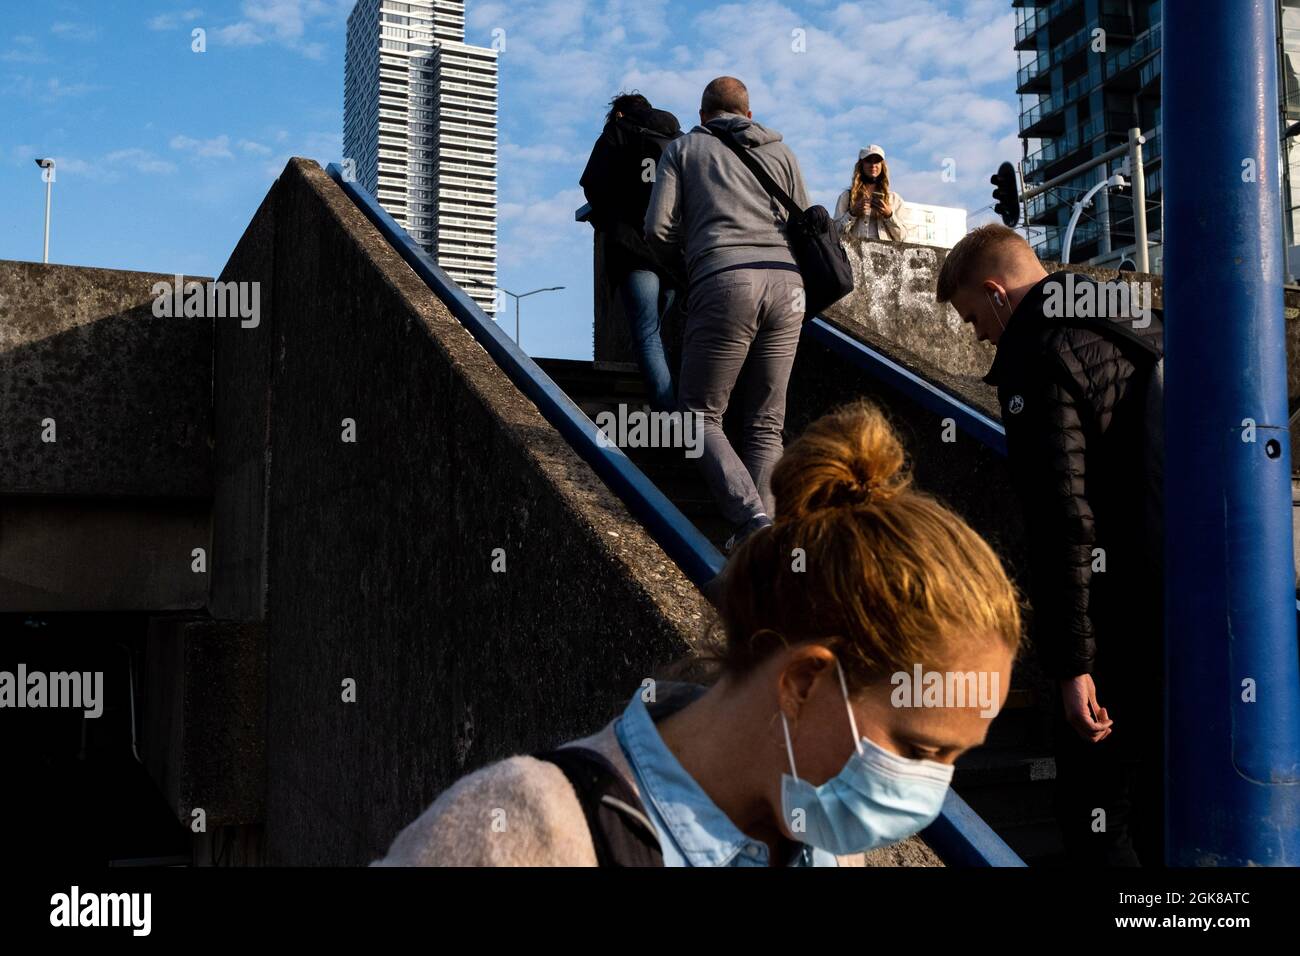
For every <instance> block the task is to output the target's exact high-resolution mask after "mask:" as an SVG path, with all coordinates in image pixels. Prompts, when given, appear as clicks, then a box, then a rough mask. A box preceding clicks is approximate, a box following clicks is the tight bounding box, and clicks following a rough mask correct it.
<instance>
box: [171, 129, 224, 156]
mask: <svg viewBox="0 0 1300 956" xmlns="http://www.w3.org/2000/svg"><path fill="white" fill-rule="evenodd" d="M169 145H170V146H171V148H172V149H176V150H180V151H181V152H185V153H189V154H191V155H192V156H196V157H198V158H200V159H234V157H235V154H234V153H232V152H231V151H230V137H229V136H227V135H226V134H225V133H222V134H221V135H220V136H214V137H212V138H211V139H194V138H193V137H190V136H180V135H178V136H173V137H172V138H171V142H170V144H169Z"/></svg>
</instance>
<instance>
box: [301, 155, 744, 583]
mask: <svg viewBox="0 0 1300 956" xmlns="http://www.w3.org/2000/svg"><path fill="white" fill-rule="evenodd" d="M326 172H327V173H328V174H329V176H330V178H331V179H333V180H334V181H335V182H336V183H338V184H339V186H340V187H341V188H342V189H343V192H344V193H345V194H346V195H347V196H348V198H350V199H351V200H352V201H353V202H354V203H356V205H357V207H358V208H359V209H360V210H361V211H362V212H363V213H365V215H366V218H367V219H369V220H370V221H371V222H372V223H373V224H374V226H375V228H376V229H378V230H379V232H380V234H381V235H382V236H383V237H384V238H385V239H386V240H388V242H389V243H390V244H391V245H392V247H393V249H394V250H396V252H397V253H398V255H400V256H401V257H402V258H403V259H404V260H406V264H407V265H409V266H410V267H411V269H412V270H414V272H415V274H416V275H418V276H419V277H420V278H421V279H423V280H424V281H425V282H426V283H427V284H428V286H429V288H430V289H432V290H433V292H434V294H435V295H437V296H438V298H439V299H441V300H442V302H443V304H445V305H446V306H447V308H448V310H450V312H451V313H452V315H454V316H455V317H456V318H457V319H458V320H460V322H461V324H462V325H464V326H465V328H466V329H468V330H469V332H470V334H471V335H473V336H474V338H475V340H476V341H477V342H478V343H479V344H480V345H481V346H483V348H484V349H485V350H486V351H487V353H488V354H489V355H490V356H492V360H493V361H494V362H496V363H497V365H498V366H500V367H501V370H502V371H503V372H505V373H506V376H507V377H508V378H509V379H510V381H511V382H513V383H514V385H515V387H516V388H518V389H519V391H521V392H522V393H523V394H524V395H526V396H527V397H528V398H529V399H530V400H531V401H532V402H533V404H535V405H536V406H537V409H538V411H540V412H541V413H542V417H544V418H545V419H546V420H547V421H548V422H550V423H551V425H552V426H553V427H554V428H555V429H556V430H557V431H558V432H559V433H560V434H561V435H563V436H564V440H565V441H566V442H568V444H569V445H570V446H571V447H572V448H573V449H574V451H576V452H577V453H578V454H579V455H580V456H581V457H582V459H583V460H584V461H585V462H587V464H589V465H590V466H591V467H592V469H593V470H594V471H595V472H596V474H597V475H599V476H600V478H601V480H602V481H604V482H605V484H606V485H608V486H609V488H610V490H611V491H613V492H614V494H616V495H617V496H618V497H619V498H620V499H621V500H622V501H623V503H624V504H625V505H627V508H628V510H629V511H630V512H631V513H632V516H633V517H634V518H636V519H637V521H638V522H639V523H640V524H641V525H642V526H643V527H644V528H645V529H646V531H648V532H649V533H650V536H651V537H653V538H654V539H655V541H656V542H658V544H659V546H660V547H661V548H663V549H664V553H666V554H667V555H668V557H670V558H671V559H672V560H673V561H674V562H675V563H676V564H677V566H678V567H679V568H681V569H682V572H683V573H684V574H686V576H687V577H689V578H690V579H691V581H693V582H694V583H695V584H696V585H697V586H703V585H705V584H707V583H708V582H709V581H711V580H713V579H714V578H715V577H717V575H718V573H719V572H720V571H721V570H722V566H723V563H724V561H723V557H722V554H721V553H720V552H719V551H718V549H717V548H715V547H714V546H713V542H711V541H710V540H709V539H708V538H706V537H705V536H704V535H703V533H701V532H700V530H699V529H698V528H697V527H695V525H694V524H693V523H692V522H691V521H690V519H688V518H687V517H686V516H685V515H684V514H682V513H681V511H679V510H678V508H677V506H676V505H674V504H673V503H672V502H671V501H669V500H668V498H667V496H665V495H664V493H663V492H662V491H660V490H659V488H658V487H657V486H656V485H655V484H654V483H653V482H652V481H650V479H649V478H647V477H646V475H645V473H644V472H642V471H641V469H640V468H638V467H637V466H636V465H634V464H633V463H632V461H631V459H629V458H628V457H627V455H625V454H624V453H623V450H622V449H621V448H618V447H617V446H613V445H611V446H605V445H603V444H602V443H601V442H600V441H599V440H598V439H597V437H596V435H597V432H598V431H599V429H598V428H597V427H596V424H595V423H594V422H593V421H592V420H591V419H590V418H588V417H587V416H586V415H585V414H584V413H583V411H582V409H580V408H579V407H578V406H577V405H575V404H574V403H573V401H572V399H570V398H569V396H568V395H566V394H564V391H563V390H562V389H561V388H560V387H559V386H558V385H556V384H555V382H553V381H552V380H551V377H550V376H549V375H547V374H546V373H545V372H543V371H542V370H541V368H540V367H539V366H538V365H537V363H536V362H534V361H533V360H532V359H531V358H529V357H528V355H527V353H525V352H524V351H523V350H522V349H521V348H519V346H518V345H516V344H515V343H514V342H513V341H512V340H511V338H510V336H508V335H507V334H506V333H505V332H504V331H502V329H501V327H500V326H498V325H497V324H496V323H495V322H493V321H492V319H491V318H489V317H488V315H487V313H486V312H484V311H483V309H482V308H481V307H480V306H479V304H478V303H477V302H475V301H474V300H473V299H472V298H470V297H469V296H468V295H467V294H466V293H465V292H464V290H462V289H461V287H460V286H459V285H457V284H456V283H455V282H454V281H453V280H452V279H451V277H450V276H448V275H447V273H445V272H443V270H442V269H441V268H440V267H439V266H438V264H437V263H436V262H435V261H434V260H433V257H432V256H430V255H429V254H428V253H427V252H425V251H424V249H423V248H421V247H420V245H419V244H418V243H416V241H415V240H414V239H412V238H411V237H410V236H409V235H407V233H406V230H405V229H403V228H402V227H401V226H400V225H398V224H397V222H396V221H395V220H394V219H393V217H392V216H390V215H389V214H388V212H387V211H386V210H385V209H384V208H383V207H382V206H380V205H379V202H378V200H376V199H375V197H374V196H372V195H370V193H368V192H366V191H365V190H364V189H360V188H358V187H357V184H356V183H353V182H348V181H347V180H345V179H344V177H343V171H342V170H341V169H340V168H339V166H338V164H337V163H331V164H330V165H329V167H328V168H327V169H326Z"/></svg>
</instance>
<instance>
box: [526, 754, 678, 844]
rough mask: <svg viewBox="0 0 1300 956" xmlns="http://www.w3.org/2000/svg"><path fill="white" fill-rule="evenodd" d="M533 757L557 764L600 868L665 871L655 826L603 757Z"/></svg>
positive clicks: (616, 772)
mask: <svg viewBox="0 0 1300 956" xmlns="http://www.w3.org/2000/svg"><path fill="white" fill-rule="evenodd" d="M532 756H533V757H534V758H536V759H537V760H545V761H548V762H550V763H553V764H555V765H556V766H557V767H559V768H560V769H561V770H562V771H563V772H564V775H565V777H567V778H568V780H569V783H570V784H572V785H573V790H574V792H575V793H576V794H577V795H578V802H579V803H580V804H581V805H582V812H583V815H584V816H585V817H586V818H587V828H588V829H589V830H590V831H591V842H592V845H593V846H594V847H595V850H596V863H597V865H598V866H623V867H630V866H663V863H664V860H663V851H662V850H661V848H660V846H659V835H658V833H656V832H655V828H654V824H653V823H651V822H650V820H649V818H648V817H647V816H646V815H645V809H644V807H643V806H642V804H641V801H640V799H639V798H638V797H637V795H636V793H635V792H634V791H633V790H632V788H631V787H630V786H629V785H628V783H627V781H626V780H625V779H624V778H623V775H622V774H621V773H619V772H618V770H616V769H615V768H614V765H613V764H611V763H610V762H609V761H608V760H607V759H606V758H605V757H604V756H603V755H602V754H600V753H597V752H596V751H594V750H589V749H587V748H586V747H559V748H557V749H555V750H548V751H544V752H540V753H535V754H533V755H532Z"/></svg>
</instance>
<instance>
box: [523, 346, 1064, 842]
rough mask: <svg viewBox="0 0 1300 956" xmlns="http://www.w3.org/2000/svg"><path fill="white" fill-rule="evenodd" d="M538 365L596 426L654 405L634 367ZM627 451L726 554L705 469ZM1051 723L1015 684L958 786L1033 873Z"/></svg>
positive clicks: (1049, 783) (1048, 821)
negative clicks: (607, 415) (606, 415)
mask: <svg viewBox="0 0 1300 956" xmlns="http://www.w3.org/2000/svg"><path fill="white" fill-rule="evenodd" d="M535 361H536V362H537V364H538V365H539V366H541V368H542V370H543V371H545V372H546V374H547V375H549V376H550V377H551V378H552V380H554V381H555V383H556V384H557V385H559V386H560V388H561V389H563V390H564V392H565V394H567V395H568V396H569V398H570V399H572V400H573V402H574V403H575V404H576V405H577V406H578V407H579V408H581V409H582V410H583V412H584V413H586V415H587V416H588V417H589V418H591V419H592V420H593V421H594V420H595V419H596V416H597V415H598V414H599V413H600V412H603V411H611V412H615V413H617V410H618V406H619V405H620V404H623V405H626V406H627V409H628V411H631V410H634V409H640V408H642V407H643V406H646V405H647V403H648V399H647V394H646V389H645V385H644V383H643V381H642V379H641V374H640V371H639V370H638V369H637V366H636V365H634V364H632V363H627V362H588V361H579V360H573V359H551V358H541V359H536V360H535ZM624 451H625V453H626V454H627V456H628V457H629V458H630V459H632V461H633V462H634V463H635V464H636V465H637V466H638V467H639V468H640V469H641V470H642V471H643V472H645V474H646V475H647V477H649V478H650V480H651V481H653V482H654V483H655V485H656V486H657V487H658V488H659V489H660V490H661V491H662V492H663V493H664V494H665V495H667V497H668V498H669V500H671V501H672V502H673V504H675V505H676V506H677V507H678V508H679V509H680V510H681V512H682V513H683V514H684V515H685V516H686V517H687V518H689V519H690V520H691V521H692V522H693V523H694V524H695V526H696V527H698V528H699V529H700V530H701V531H702V532H704V534H705V536H707V537H708V538H709V539H710V540H711V541H712V542H713V543H714V544H715V545H717V546H718V548H719V549H721V547H722V543H723V542H724V541H725V540H726V539H727V537H728V536H729V535H730V534H731V532H732V530H733V529H732V528H731V527H730V526H729V525H728V524H727V523H726V522H725V521H724V520H723V519H722V518H721V516H720V515H719V514H718V512H717V507H716V506H715V505H714V503H713V499H712V497H711V495H710V494H709V490H708V487H707V486H706V485H705V483H704V480H703V478H702V477H701V476H700V473H699V465H698V462H697V461H695V460H692V459H688V458H686V457H685V456H684V454H683V452H682V450H681V449H670V448H626V449H624ZM1017 676H1018V675H1017ZM1014 680H1015V678H1013V681H1014ZM1047 716H1048V715H1046V714H1045V713H1044V711H1043V707H1042V705H1041V702H1040V700H1039V699H1038V696H1036V695H1035V693H1034V691H1033V690H1032V689H1031V688H1028V687H1021V686H1019V685H1018V684H1013V687H1012V690H1011V693H1010V695H1009V696H1008V699H1007V704H1006V706H1005V707H1004V708H1003V710H1002V713H1000V714H999V715H998V717H997V719H995V720H994V721H993V725H992V727H991V728H990V730H989V736H988V740H987V741H986V743H985V745H984V746H983V747H980V748H978V749H977V750H973V751H971V752H970V753H968V754H965V755H963V756H962V758H961V759H960V760H959V761H958V762H957V772H956V775H955V778H954V784H953V785H954V787H955V788H956V790H957V792H958V793H959V794H960V795H961V796H962V797H963V799H965V800H966V801H967V802H968V803H969V804H970V805H971V807H972V808H973V809H974V810H975V811H976V812H977V813H978V814H979V815H980V816H981V817H983V818H984V819H985V820H986V821H988V823H989V825H990V826H992V827H993V828H994V829H995V830H996V831H997V832H998V834H999V835H1000V836H1001V837H1002V838H1003V839H1004V840H1006V841H1007V843H1008V844H1010V845H1011V847H1012V849H1014V850H1015V851H1016V852H1017V853H1018V854H1020V856H1021V857H1022V858H1023V859H1024V860H1025V861H1026V862H1027V863H1029V864H1030V865H1031V866H1050V865H1053V864H1057V863H1059V862H1060V859H1061V853H1062V847H1061V843H1060V836H1059V834H1058V832H1057V827H1056V821H1055V818H1054V817H1053V814H1052V790H1053V783H1054V780H1055V777H1056V764H1055V761H1054V760H1053V758H1052V754H1051V746H1050V741H1049V740H1048V739H1047V733H1046V727H1047V725H1048V721H1047Z"/></svg>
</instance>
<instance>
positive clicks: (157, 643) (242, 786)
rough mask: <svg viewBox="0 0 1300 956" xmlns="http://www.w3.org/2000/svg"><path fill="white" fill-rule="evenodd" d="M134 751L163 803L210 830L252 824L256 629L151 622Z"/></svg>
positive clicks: (261, 793)
mask: <svg viewBox="0 0 1300 956" xmlns="http://www.w3.org/2000/svg"><path fill="white" fill-rule="evenodd" d="M144 697H145V699H146V700H147V701H148V702H149V706H148V707H147V708H145V710H144V719H143V726H142V730H141V738H142V741H143V744H142V747H141V757H142V759H143V760H144V762H145V765H146V767H147V768H148V770H149V773H150V775H151V776H152V777H153V779H154V781H155V782H156V783H157V784H158V787H159V789H160V790H161V791H162V794H163V798H164V799H165V800H166V802H167V806H168V808H169V809H170V810H171V811H172V812H173V813H174V814H175V815H176V818H177V819H178V820H180V821H181V823H183V824H185V825H186V826H187V827H190V826H191V825H192V824H193V822H194V821H195V819H196V818H195V817H194V816H193V811H194V810H195V809H201V810H202V811H203V822H204V824H205V826H206V827H207V829H208V830H209V831H211V830H214V829H216V828H218V827H228V826H246V825H253V824H257V823H260V822H261V820H262V818H263V816H264V814H265V788H266V644H265V639H264V634H263V632H262V628H261V627H260V626H258V625H254V624H232V623H228V622H218V621H212V620H209V619H206V618H192V619H188V620H187V619H183V618H154V619H153V620H151V621H150V622H149V629H148V636H147V642H146V651H145V673H144Z"/></svg>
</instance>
